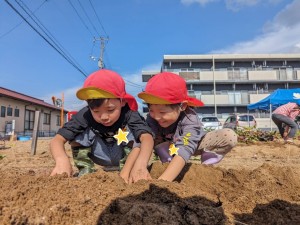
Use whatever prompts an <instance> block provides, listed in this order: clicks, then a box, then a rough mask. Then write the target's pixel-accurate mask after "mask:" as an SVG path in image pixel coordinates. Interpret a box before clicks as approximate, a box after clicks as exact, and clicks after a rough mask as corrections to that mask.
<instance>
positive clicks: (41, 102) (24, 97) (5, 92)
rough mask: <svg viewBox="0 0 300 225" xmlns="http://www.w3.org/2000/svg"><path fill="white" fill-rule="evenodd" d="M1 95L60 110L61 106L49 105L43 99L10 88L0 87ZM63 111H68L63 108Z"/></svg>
mask: <svg viewBox="0 0 300 225" xmlns="http://www.w3.org/2000/svg"><path fill="white" fill-rule="evenodd" d="M2 96H4V97H7V98H12V99H16V100H20V101H23V102H28V103H31V104H34V105H39V106H43V107H46V108H51V109H55V110H61V108H59V107H56V106H54V105H51V104H49V103H47V102H44V100H41V99H38V98H34V97H31V96H28V95H24V94H21V93H18V92H16V91H12V90H9V89H6V88H3V87H0V97H2ZM64 112H68V111H67V110H64Z"/></svg>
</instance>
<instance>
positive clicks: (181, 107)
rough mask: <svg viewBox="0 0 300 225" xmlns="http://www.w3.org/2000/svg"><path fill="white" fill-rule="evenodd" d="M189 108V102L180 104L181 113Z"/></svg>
mask: <svg viewBox="0 0 300 225" xmlns="http://www.w3.org/2000/svg"><path fill="white" fill-rule="evenodd" d="M187 106H188V102H187V101H183V102H181V104H180V111H184V110H185V109H186V107H187Z"/></svg>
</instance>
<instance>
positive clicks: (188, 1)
mask: <svg viewBox="0 0 300 225" xmlns="http://www.w3.org/2000/svg"><path fill="white" fill-rule="evenodd" d="M216 1H219V0H181V3H182V4H184V5H190V4H193V3H198V4H200V5H202V6H205V5H206V4H208V3H211V2H216Z"/></svg>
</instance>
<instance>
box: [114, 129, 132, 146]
mask: <svg viewBox="0 0 300 225" xmlns="http://www.w3.org/2000/svg"><path fill="white" fill-rule="evenodd" d="M128 134H129V132H126V131H122V129H121V128H119V130H118V134H116V135H114V138H115V139H117V141H118V145H120V144H121V143H122V142H123V141H124V142H125V143H126V144H127V143H128V139H127V135H128Z"/></svg>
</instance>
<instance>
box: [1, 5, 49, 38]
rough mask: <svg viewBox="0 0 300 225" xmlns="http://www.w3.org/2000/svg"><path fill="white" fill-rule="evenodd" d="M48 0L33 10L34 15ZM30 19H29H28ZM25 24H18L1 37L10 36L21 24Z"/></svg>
mask: <svg viewBox="0 0 300 225" xmlns="http://www.w3.org/2000/svg"><path fill="white" fill-rule="evenodd" d="M46 1H47V0H44V1H43V2H42V4H40V5H39V6H38V7H37V8H36V9H35V10H33V13H35V12H36V11H37V10H39V9H40V8H41V7H42V6H43V5H44V3H45V2H46ZM27 18H28V17H27ZM22 23H23V20H22V21H21V22H20V23H18V24H16V25H15V26H14V27H12V28H11V29H10V30H9V31H7V32H6V33H4V34H2V35H0V38H3V37H5V36H6V35H8V34H9V33H11V32H12V31H14V30H15V29H16V28H18V27H19V26H20V25H21V24H22Z"/></svg>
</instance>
